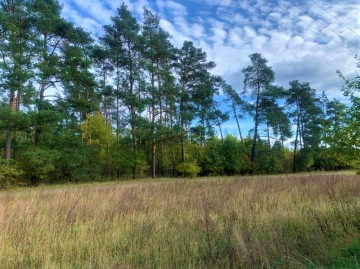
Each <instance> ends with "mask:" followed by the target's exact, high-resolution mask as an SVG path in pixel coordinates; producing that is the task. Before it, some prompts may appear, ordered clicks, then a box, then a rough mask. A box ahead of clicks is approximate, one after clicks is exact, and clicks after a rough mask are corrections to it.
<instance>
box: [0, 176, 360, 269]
mask: <svg viewBox="0 0 360 269" xmlns="http://www.w3.org/2000/svg"><path fill="white" fill-rule="evenodd" d="M359 194H360V178H359V177H358V176H353V175H336V174H325V175H315V176H308V175H298V176H294V175H291V176H280V177H243V178H223V179H222V178H217V179H214V178H213V179H211V180H210V179H209V180H169V181H161V182H155V183H150V182H149V183H143V182H141V183H136V182H135V183H125V184H124V183H121V184H114V183H112V184H108V185H107V184H102V185H84V186H77V187H71V188H68V187H63V188H57V189H49V188H46V187H43V188H40V189H34V190H27V189H25V190H20V191H4V192H1V193H0V265H1V268H309V267H310V268H318V267H326V266H331V263H332V261H333V260H334V258H335V259H336V257H340V256H341V255H342V250H341V249H342V248H344V247H345V246H347V245H350V244H353V243H354V242H356V240H358V237H359V231H360V197H359ZM358 242H359V241H358ZM350 256H351V253H350ZM350 260H352V261H353V264H354V265H355V266H358V265H356V264H357V263H356V262H357V261H356V255H355V256H351V257H350ZM334 268H335V267H334ZM355 268H356V267H355Z"/></svg>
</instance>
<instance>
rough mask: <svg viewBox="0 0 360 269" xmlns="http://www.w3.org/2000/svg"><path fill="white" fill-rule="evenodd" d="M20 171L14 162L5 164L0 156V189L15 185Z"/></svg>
mask: <svg viewBox="0 0 360 269" xmlns="http://www.w3.org/2000/svg"><path fill="white" fill-rule="evenodd" d="M22 173H23V171H22V170H21V169H20V168H18V167H17V165H16V164H14V163H10V164H6V162H5V160H3V159H1V158H0V189H2V188H7V187H10V186H13V185H16V183H17V180H18V178H19V177H20V176H21V175H22Z"/></svg>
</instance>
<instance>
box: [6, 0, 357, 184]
mask: <svg viewBox="0 0 360 269" xmlns="http://www.w3.org/2000/svg"><path fill="white" fill-rule="evenodd" d="M61 12H62V8H61V5H60V4H59V3H58V2H57V1H56V0H2V1H1V10H0V52H1V58H0V94H1V101H0V144H1V149H0V151H1V152H0V153H1V156H2V157H1V158H0V186H1V187H5V186H8V185H12V184H38V183H40V182H52V183H57V182H68V181H70V182H78V181H90V180H99V179H116V178H125V179H126V178H138V177H149V176H151V177H153V178H155V177H165V176H166V177H168V176H173V177H178V176H196V175H201V176H208V175H240V174H241V175H244V174H275V173H287V172H300V171H310V170H337V169H344V168H350V167H352V168H353V167H357V162H358V159H357V153H358V148H359V146H360V145H359V144H360V141H359V138H360V129H359V122H360V99H359V97H357V95H356V93H357V91H359V90H360V77H357V78H355V79H353V80H348V79H347V78H345V77H343V76H342V74H341V73H340V72H339V76H340V77H342V78H343V79H344V87H343V89H339V92H340V90H342V92H343V94H344V95H346V96H348V97H349V100H350V101H351V102H349V104H350V105H345V104H343V103H342V102H341V101H339V100H336V99H334V100H329V99H328V98H327V96H326V94H325V93H324V92H323V94H322V95H317V92H318V91H317V90H316V89H313V88H312V87H311V85H310V84H309V83H308V82H302V81H298V80H296V78H294V79H295V80H293V81H291V82H289V86H288V87H287V88H283V87H279V86H277V85H275V84H274V81H275V71H274V70H273V69H272V68H271V67H270V66H269V65H268V62H267V60H266V59H265V58H264V57H263V56H262V55H261V54H259V53H254V54H251V55H250V56H249V57H250V65H249V66H244V67H243V69H242V72H243V74H244V84H243V85H236V87H237V88H236V89H234V88H233V87H232V86H230V85H229V84H227V83H226V81H225V80H224V79H222V78H221V77H219V76H216V75H214V74H213V72H212V69H213V68H214V67H215V63H214V62H212V61H209V60H208V59H207V55H206V53H205V52H204V50H203V49H202V48H198V47H196V46H195V45H194V44H193V42H191V41H185V42H184V43H183V45H182V47H180V48H177V47H175V46H174V45H173V44H172V43H171V37H170V36H169V34H168V33H167V32H166V31H164V30H163V29H161V27H160V25H159V18H158V16H157V15H156V14H154V13H152V12H151V11H150V10H147V9H144V13H143V19H142V21H141V23H139V21H138V20H137V19H136V18H135V17H134V16H133V14H132V13H131V12H130V11H129V9H128V8H127V6H126V5H124V4H123V5H121V6H120V7H119V8H118V10H117V13H116V15H115V16H114V17H112V18H111V22H110V24H109V25H105V26H104V27H103V33H102V35H101V37H99V38H96V39H95V38H94V37H93V36H92V35H90V34H89V33H87V32H85V31H84V30H83V29H82V28H81V27H79V26H77V25H74V24H73V23H71V22H69V21H68V20H67V19H65V18H63V17H62V15H61ZM358 67H360V61H359V66H358ZM319 79H324V78H319ZM318 90H319V89H318ZM320 90H321V89H320ZM245 96H248V97H245ZM220 97H221V98H220ZM219 100H222V101H221V103H220V101H219ZM243 117H247V118H248V119H249V120H250V121H251V122H253V123H254V126H253V128H252V130H251V131H250V133H249V134H244V133H242V126H241V125H240V121H239V120H240V119H241V118H243ZM228 120H232V121H234V122H235V123H237V131H238V135H237V136H236V137H235V136H232V135H227V136H225V135H224V134H223V130H222V129H223V128H222V125H223V123H224V122H226V121H228Z"/></svg>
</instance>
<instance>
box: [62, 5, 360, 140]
mask: <svg viewBox="0 0 360 269" xmlns="http://www.w3.org/2000/svg"><path fill="white" fill-rule="evenodd" d="M123 2H124V3H125V4H126V5H127V6H128V8H129V10H131V11H132V13H133V15H134V16H135V17H136V18H137V19H138V21H139V22H141V21H142V13H143V7H146V8H148V9H150V10H151V11H153V12H154V13H157V14H158V15H159V18H160V25H161V27H162V28H163V29H164V30H165V31H167V32H168V33H169V34H170V35H171V36H172V37H171V40H172V42H173V44H174V45H175V46H176V47H181V45H182V43H183V42H184V41H185V40H191V41H193V42H194V44H195V46H197V47H201V48H202V49H203V50H204V51H205V52H206V53H207V56H208V60H211V61H214V62H215V63H216V65H217V66H216V68H215V69H214V70H213V73H214V74H216V75H220V76H222V77H223V78H224V79H225V80H226V81H227V82H228V83H229V84H230V85H232V86H233V88H234V89H235V90H237V91H238V92H241V91H242V90H243V79H244V78H243V75H242V69H243V68H245V67H246V66H248V65H249V64H250V60H249V55H250V54H252V53H255V52H257V53H261V54H262V56H263V57H265V58H266V59H267V60H268V66H271V67H272V68H273V70H274V71H275V76H276V80H275V84H276V85H279V86H283V87H285V88H288V87H289V82H290V81H292V80H299V81H300V82H309V83H310V85H311V87H312V88H314V89H316V90H317V92H318V93H319V94H321V92H322V91H325V93H326V94H327V96H328V97H329V98H330V99H332V98H338V99H341V100H344V101H346V100H345V99H344V97H343V96H342V93H341V87H342V85H343V84H344V83H343V81H342V80H341V79H340V78H339V76H338V74H337V72H336V71H337V70H340V71H341V72H342V73H343V74H344V75H345V77H348V78H351V77H354V76H355V75H356V73H357V72H358V70H359V69H358V67H357V66H356V60H355V59H354V57H355V54H356V53H359V54H360V1H359V0H325V1H324V0H103V1H100V0H60V3H61V4H63V16H64V17H66V18H68V19H69V20H71V21H73V22H74V23H75V24H76V25H79V26H81V27H82V28H84V29H85V30H87V31H89V32H91V33H92V34H93V35H94V36H101V35H102V26H103V25H106V24H110V17H112V16H115V15H116V9H117V8H118V7H119V6H120V5H121V4H122V3H123ZM243 124H244V125H246V124H247V125H249V126H248V128H250V125H251V123H250V122H249V121H244V122H243ZM248 128H246V126H245V129H248ZM232 130H234V123H233V122H231V121H230V122H229V123H228V125H226V124H225V132H228V133H230V134H232V132H233V131H232Z"/></svg>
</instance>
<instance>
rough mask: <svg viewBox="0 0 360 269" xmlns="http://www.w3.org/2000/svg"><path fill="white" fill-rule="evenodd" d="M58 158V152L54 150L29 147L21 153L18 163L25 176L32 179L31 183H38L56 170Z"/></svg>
mask: <svg viewBox="0 0 360 269" xmlns="http://www.w3.org/2000/svg"><path fill="white" fill-rule="evenodd" d="M57 159H58V154H57V152H56V151H54V150H49V149H43V148H39V147H29V148H27V149H26V150H24V151H22V152H20V153H19V156H18V163H19V166H20V168H21V169H22V170H23V171H24V174H25V177H26V178H28V179H30V181H31V184H33V185H36V184H38V183H39V181H40V180H44V179H47V177H48V176H49V174H50V173H51V172H52V171H54V170H55V163H56V160H57Z"/></svg>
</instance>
